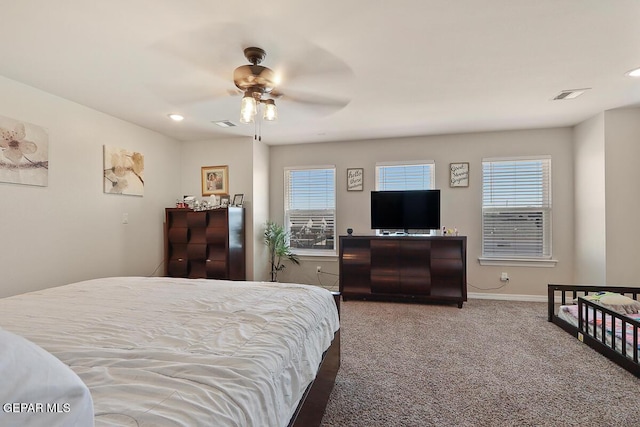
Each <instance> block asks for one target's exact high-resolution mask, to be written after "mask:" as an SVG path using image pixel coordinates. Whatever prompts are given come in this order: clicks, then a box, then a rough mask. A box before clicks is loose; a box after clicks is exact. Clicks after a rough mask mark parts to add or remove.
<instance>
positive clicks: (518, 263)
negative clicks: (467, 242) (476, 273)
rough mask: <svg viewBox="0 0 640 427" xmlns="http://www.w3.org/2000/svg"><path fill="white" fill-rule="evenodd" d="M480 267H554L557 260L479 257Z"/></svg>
mask: <svg viewBox="0 0 640 427" xmlns="http://www.w3.org/2000/svg"><path fill="white" fill-rule="evenodd" d="M478 261H479V262H480V265H506V266H510V267H546V268H549V267H555V266H556V264H557V263H558V260H557V259H541V258H538V259H533V258H486V257H479V258H478Z"/></svg>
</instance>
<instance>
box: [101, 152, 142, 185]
mask: <svg viewBox="0 0 640 427" xmlns="http://www.w3.org/2000/svg"><path fill="white" fill-rule="evenodd" d="M103 181H104V192H105V193H114V194H125V195H129V196H143V195H144V155H142V154H141V153H138V152H136V151H129V150H127V149H124V148H118V147H112V146H109V145H105V146H104V171H103Z"/></svg>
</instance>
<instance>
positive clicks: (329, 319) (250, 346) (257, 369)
mask: <svg viewBox="0 0 640 427" xmlns="http://www.w3.org/2000/svg"><path fill="white" fill-rule="evenodd" d="M336 302H337V301H336V300H335V298H334V296H333V295H332V294H331V292H329V291H327V290H325V289H322V288H319V287H313V286H306V285H296V284H279V283H260V282H231V281H224V280H207V279H176V278H143V277H120V278H104V279H95V280H89V281H84V282H78V283H74V284H70V285H66V286H61V287H57V288H49V289H45V290H42V291H37V292H31V293H27V294H23V295H17V296H13V297H8V298H3V299H0V336H2V334H4V338H3V340H2V342H3V343H5V344H4V347H3V346H2V344H0V375H3V387H2V388H1V389H0V400H2V401H0V404H2V405H3V408H0V409H2V410H0V425H3V426H4V425H27V423H25V420H26V421H27V422H28V425H30V426H35V425H39V424H38V422H41V425H43V426H47V427H52V426H56V425H78V426H86V425H93V423H95V425H96V426H159V425H162V426H190V427H193V426H212V425H215V426H294V425H304V426H308V425H319V423H320V420H321V417H322V413H323V411H324V405H326V402H327V400H328V396H329V393H330V392H331V388H332V387H333V383H334V381H335V376H336V374H337V370H338V367H339V360H340V356H339V333H340V331H339V319H338V309H337V307H336ZM9 340H13V341H11V342H12V344H6V343H7V342H8V341H9ZM23 347H24V349H23ZM17 349H20V350H17ZM38 351H40V353H38ZM3 352H4V354H3ZM41 353H42V354H41ZM7 354H8V355H9V356H7ZM34 354H35V355H34ZM51 355H53V356H55V357H53V358H52V359H53V361H54V362H55V361H58V360H59V361H61V362H62V363H61V364H60V365H62V366H58V365H56V366H54V365H51V366H50V365H49V364H50V362H51V360H50V359H49V357H50V356H51ZM12 363H13V365H12ZM36 368H41V369H44V372H43V373H41V374H40V375H36V374H33V373H30V372H32V369H36ZM69 368H70V369H69ZM64 369H66V370H67V371H68V372H64ZM63 377H64V378H63ZM67 377H68V378H67ZM74 377H75V378H79V379H80V380H81V381H80V382H78V381H76V380H75V379H74ZM314 379H315V380H314ZM12 381H13V382H12ZM66 382H69V383H70V386H69V391H68V393H67V395H66V396H65V395H64V394H63V395H62V397H61V393H62V392H64V389H65V387H67V386H66V385H65V384H66ZM31 383H33V384H31ZM85 386H86V387H85ZM83 387H84V388H86V390H79V389H78V388H80V389H82V388H83ZM60 389H63V390H60ZM43 390H46V393H45V392H44V391H43ZM3 393H4V395H3ZM38 399H39V400H38ZM36 403H38V404H40V405H41V406H40V408H39V409H40V410H38V407H36V406H35V404H36ZM23 404H25V405H24V406H20V405H23ZM27 404H32V406H33V407H29V406H26V405H27ZM47 405H49V406H47ZM88 407H91V408H92V409H93V411H92V412H93V413H92V420H91V424H88V423H87V422H88V421H87V420H86V416H87V415H86V414H85V412H87V408H88ZM75 412H78V414H76V413H75ZM76 415H77V416H84V417H85V419H84V421H77V420H75V418H74V421H65V422H62V423H61V422H60V421H61V420H62V419H63V417H64V416H76ZM21 417H22V418H21ZM23 423H24V424H23Z"/></svg>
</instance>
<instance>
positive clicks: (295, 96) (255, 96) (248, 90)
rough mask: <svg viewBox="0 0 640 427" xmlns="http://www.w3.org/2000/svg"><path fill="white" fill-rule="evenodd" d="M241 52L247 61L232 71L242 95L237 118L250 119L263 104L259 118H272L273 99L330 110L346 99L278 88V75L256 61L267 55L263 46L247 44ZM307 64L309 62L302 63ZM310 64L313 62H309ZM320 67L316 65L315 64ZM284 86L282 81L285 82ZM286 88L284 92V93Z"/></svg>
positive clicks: (268, 119)
mask: <svg viewBox="0 0 640 427" xmlns="http://www.w3.org/2000/svg"><path fill="white" fill-rule="evenodd" d="M244 56H245V58H246V59H247V61H249V64H247V65H241V66H239V67H237V68H236V69H235V70H234V72H233V82H234V84H235V86H236V87H237V88H238V89H239V90H240V91H242V93H243V97H242V102H241V108H240V122H242V123H251V122H253V121H254V119H255V118H256V116H257V114H258V109H259V106H260V105H263V107H264V108H263V110H264V111H263V115H262V118H263V119H264V120H266V121H274V120H276V119H277V118H278V110H277V107H276V99H277V100H279V101H280V100H282V101H292V102H295V103H297V104H298V105H302V104H306V105H310V106H314V107H325V108H329V109H331V110H334V111H335V110H338V109H341V108H344V107H345V106H346V105H347V104H348V103H349V101H350V100H348V99H344V98H336V97H331V96H323V95H317V94H310V93H303V92H299V91H297V92H296V91H293V92H292V91H291V90H289V89H283V90H280V89H279V88H278V86H279V84H280V81H279V78H278V77H279V76H278V75H277V74H276V73H275V72H274V71H273V70H272V69H270V68H268V67H265V66H263V65H260V64H261V63H262V61H264V59H265V57H266V56H267V54H266V52H265V51H264V49H262V48H259V47H255V46H251V47H247V48H245V49H244ZM306 65H309V64H306ZM311 68H313V64H311ZM317 68H320V65H318V66H317ZM285 86H286V85H285ZM285 91H286V93H285Z"/></svg>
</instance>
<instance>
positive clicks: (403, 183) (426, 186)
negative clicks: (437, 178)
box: [376, 161, 435, 191]
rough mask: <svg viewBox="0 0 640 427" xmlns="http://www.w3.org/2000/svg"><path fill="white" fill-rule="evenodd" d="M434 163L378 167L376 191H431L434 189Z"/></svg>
mask: <svg viewBox="0 0 640 427" xmlns="http://www.w3.org/2000/svg"><path fill="white" fill-rule="evenodd" d="M434 169H435V168H434V164H433V162H426V161H425V162H421V163H402V164H400V163H398V164H382V163H379V164H377V165H376V190H378V191H394V190H431V189H433V188H434V184H433V183H434V175H435V170H434Z"/></svg>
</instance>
